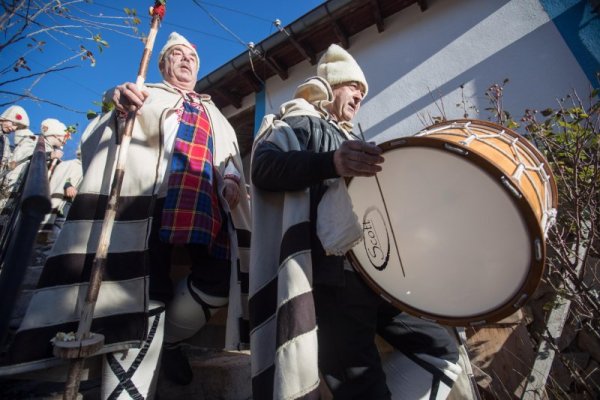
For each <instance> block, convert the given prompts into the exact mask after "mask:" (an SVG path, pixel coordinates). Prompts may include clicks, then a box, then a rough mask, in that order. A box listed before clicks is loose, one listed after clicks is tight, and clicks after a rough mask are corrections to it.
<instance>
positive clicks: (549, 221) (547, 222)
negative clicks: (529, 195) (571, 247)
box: [418, 121, 556, 232]
mask: <svg viewBox="0 0 600 400" xmlns="http://www.w3.org/2000/svg"><path fill="white" fill-rule="evenodd" d="M448 128H458V129H461V128H462V129H464V130H465V131H466V134H467V135H468V137H467V138H466V139H464V140H461V141H459V142H458V143H460V144H461V145H464V146H469V145H470V144H471V143H472V142H473V141H477V142H480V143H485V144H486V145H487V146H490V147H492V148H493V149H495V150H496V151H498V152H499V153H501V154H502V155H504V156H505V157H507V158H515V159H516V160H515V161H516V162H517V164H518V165H517V167H516V168H515V171H514V172H513V174H512V178H513V179H515V180H517V181H518V182H519V183H520V182H521V178H522V177H523V174H525V177H526V179H527V180H528V181H529V182H530V184H531V185H532V186H535V185H534V183H533V178H532V177H531V173H537V174H538V176H539V177H540V179H541V181H542V182H543V184H544V189H545V191H544V193H538V191H535V195H536V197H537V200H538V201H539V203H540V204H542V205H543V208H544V209H543V210H541V212H542V226H543V227H544V232H547V230H548V229H549V228H550V226H552V225H553V224H554V221H555V220H556V210H555V209H553V208H552V199H551V197H550V193H552V190H551V188H550V177H549V175H548V174H547V172H546V170H545V169H544V167H545V164H544V163H541V164H539V165H538V166H528V165H527V164H526V163H525V158H529V159H531V160H537V158H536V157H534V156H533V155H531V154H527V153H526V152H524V151H523V150H522V149H520V148H519V147H517V143H518V142H519V140H520V138H519V137H515V136H513V135H510V134H508V133H507V132H506V130H505V129H503V130H502V131H500V132H499V133H496V134H490V133H487V132H483V133H480V132H475V131H474V130H473V129H476V128H477V127H476V126H473V127H471V121H467V122H458V121H455V122H452V123H448V124H445V125H442V126H438V127H436V128H435V129H425V130H423V131H421V132H420V133H419V134H418V136H422V135H427V134H433V133H437V132H440V131H444V130H446V129H448ZM472 128H473V129H472ZM443 133H444V134H446V135H450V136H463V135H464V133H463V135H459V134H456V133H452V132H443ZM495 138H498V139H500V140H501V141H502V142H504V143H505V144H507V145H508V146H509V147H510V152H511V153H512V154H509V153H508V152H507V151H505V150H504V149H502V148H500V147H499V146H497V145H496V144H495V143H493V142H490V141H489V139H495ZM524 150H526V148H525V149H524ZM542 196H543V197H544V198H542Z"/></svg>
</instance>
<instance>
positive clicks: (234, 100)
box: [212, 87, 242, 108]
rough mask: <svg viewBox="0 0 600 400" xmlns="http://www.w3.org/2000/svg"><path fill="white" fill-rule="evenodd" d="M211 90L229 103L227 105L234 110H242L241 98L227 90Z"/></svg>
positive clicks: (215, 88) (214, 88)
mask: <svg viewBox="0 0 600 400" xmlns="http://www.w3.org/2000/svg"><path fill="white" fill-rule="evenodd" d="M212 90H214V91H215V93H217V94H218V95H219V96H221V97H223V98H224V99H226V100H227V101H228V102H229V104H231V105H232V106H234V107H235V108H242V97H241V96H237V95H234V94H233V93H231V92H230V91H229V90H227V89H223V88H217V87H213V88H212Z"/></svg>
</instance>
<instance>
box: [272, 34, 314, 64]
mask: <svg viewBox="0 0 600 400" xmlns="http://www.w3.org/2000/svg"><path fill="white" fill-rule="evenodd" d="M277 28H278V29H279V31H280V32H281V33H283V34H285V35H287V37H288V39H289V40H290V42H291V43H292V44H293V45H294V47H295V48H296V50H298V52H300V54H301V55H302V57H304V58H305V59H307V60H308V61H310V64H311V65H315V64H316V63H317V56H316V54H315V52H314V51H313V50H312V49H311V48H310V47H308V46H304V45H302V43H300V42H299V41H298V40H297V39H296V36H295V35H294V32H292V31H291V29H290V30H289V31H288V30H287V29H285V28H283V27H281V26H278V27H277Z"/></svg>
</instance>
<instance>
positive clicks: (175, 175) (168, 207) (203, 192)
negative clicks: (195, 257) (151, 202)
mask: <svg viewBox="0 0 600 400" xmlns="http://www.w3.org/2000/svg"><path fill="white" fill-rule="evenodd" d="M212 135H213V132H212V128H211V125H210V120H209V118H208V115H207V114H206V111H205V110H204V107H203V106H202V105H201V104H192V103H190V102H187V101H186V102H184V103H183V112H182V114H181V120H180V123H179V129H178V130H177V138H176V139H175V144H174V146H173V154H172V156H171V169H170V174H169V180H168V186H167V195H166V198H165V204H164V207H163V210H162V220H161V229H160V239H161V240H162V241H164V242H167V243H172V244H192V243H193V244H202V245H206V246H207V248H208V252H209V254H210V255H211V256H213V257H215V258H219V259H225V260H227V259H229V236H228V232H227V215H226V214H225V212H224V211H223V210H222V208H221V207H220V206H219V198H218V196H217V192H216V190H217V187H216V181H215V174H218V171H216V170H215V168H214V166H213V146H214V145H213V136H212Z"/></svg>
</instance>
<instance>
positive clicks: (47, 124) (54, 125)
mask: <svg viewBox="0 0 600 400" xmlns="http://www.w3.org/2000/svg"><path fill="white" fill-rule="evenodd" d="M40 130H41V133H42V135H44V136H65V135H67V127H66V126H65V124H63V123H62V122H60V121H59V120H57V119H54V118H48V119H45V120H43V121H42V126H41V128H40Z"/></svg>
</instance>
